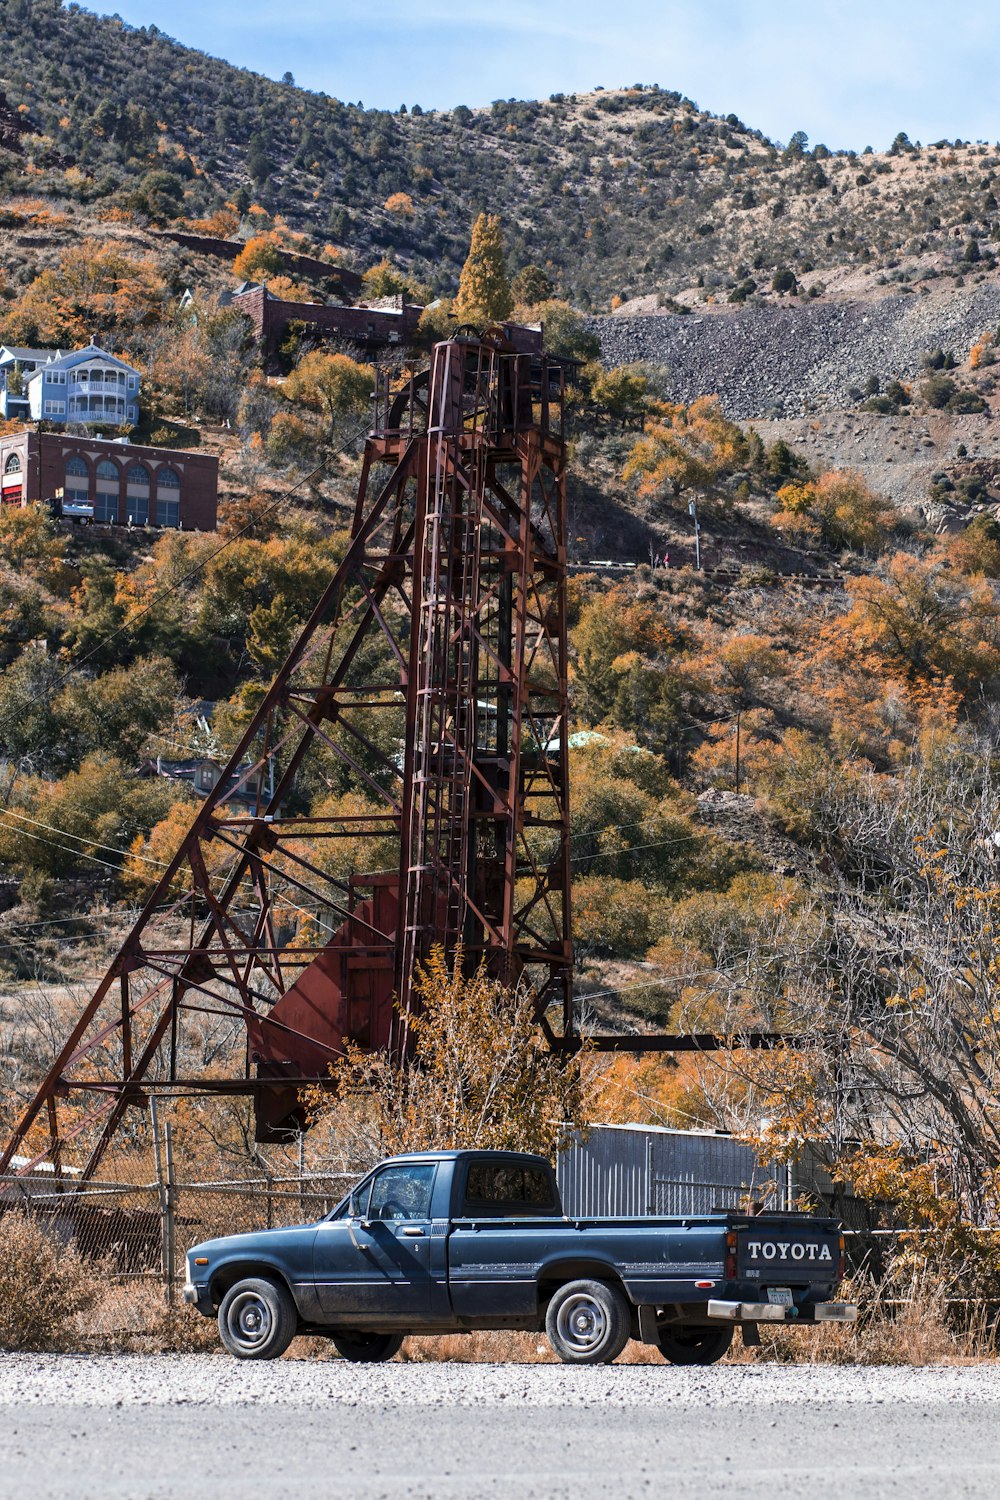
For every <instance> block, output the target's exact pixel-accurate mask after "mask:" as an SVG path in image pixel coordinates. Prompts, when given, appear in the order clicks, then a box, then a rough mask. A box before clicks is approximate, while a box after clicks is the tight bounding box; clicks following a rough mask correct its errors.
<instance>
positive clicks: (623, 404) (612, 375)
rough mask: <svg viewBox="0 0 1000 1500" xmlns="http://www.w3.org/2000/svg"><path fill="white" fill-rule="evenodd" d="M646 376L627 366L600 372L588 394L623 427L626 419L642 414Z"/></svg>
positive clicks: (646, 384)
mask: <svg viewBox="0 0 1000 1500" xmlns="http://www.w3.org/2000/svg"><path fill="white" fill-rule="evenodd" d="M648 384H649V382H648V380H647V379H646V376H645V375H644V374H643V373H642V372H641V371H640V370H637V369H635V368H632V367H630V366H628V365H620V366H619V367H618V369H616V370H602V371H601V372H600V373H599V374H598V375H596V376H595V377H594V379H593V381H592V382H591V386H590V394H591V397H592V398H593V400H594V402H595V404H596V405H597V406H602V407H603V408H604V410H605V411H606V412H609V413H610V415H611V416H613V417H617V418H618V419H619V421H620V422H621V424H622V426H623V427H624V425H625V422H626V420H627V418H628V417H630V416H634V415H635V414H636V413H639V412H642V410H643V408H644V406H645V402H646V389H647V386H648Z"/></svg>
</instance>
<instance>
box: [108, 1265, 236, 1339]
mask: <svg viewBox="0 0 1000 1500" xmlns="http://www.w3.org/2000/svg"><path fill="white" fill-rule="evenodd" d="M81 1342H83V1343H86V1345H87V1346H88V1347H90V1348H93V1347H97V1348H100V1349H107V1350H109V1351H116V1352H117V1351H121V1352H128V1353H135V1354H192V1353H199V1352H201V1351H203V1350H212V1349H221V1347H222V1346H221V1344H220V1343H219V1331H218V1328H217V1327H216V1325H215V1321H214V1319H211V1318H203V1317H202V1316H201V1314H200V1313H196V1312H195V1311H194V1309H193V1308H191V1307H188V1305H187V1303H185V1302H182V1301H179V1300H178V1301H175V1302H173V1303H172V1304H169V1303H167V1301H166V1299H165V1296H164V1290H163V1287H162V1285H161V1284H160V1283H159V1282H158V1281H147V1282H136V1281H131V1282H126V1283H120V1282H117V1283H116V1282H111V1283H108V1284H105V1285H104V1286H103V1287H102V1289H101V1291H100V1294H99V1295H98V1296H97V1297H96V1298H95V1301H94V1305H93V1307H92V1308H91V1309H90V1311H89V1312H88V1316H87V1319H86V1327H85V1329H81Z"/></svg>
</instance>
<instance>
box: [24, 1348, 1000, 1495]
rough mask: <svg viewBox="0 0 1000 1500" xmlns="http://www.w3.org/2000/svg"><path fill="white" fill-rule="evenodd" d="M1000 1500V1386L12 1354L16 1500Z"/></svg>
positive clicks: (858, 1375) (932, 1377) (951, 1378)
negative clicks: (316, 1499)
mask: <svg viewBox="0 0 1000 1500" xmlns="http://www.w3.org/2000/svg"><path fill="white" fill-rule="evenodd" d="M998 1494H1000V1366H992V1365H979V1366H975V1367H969V1368H962V1369H954V1368H947V1369H944V1368H935V1369H926V1370H893V1369H849V1368H831V1367H821V1366H808V1365H807V1366H801V1365H800V1366H775V1365H771V1366H739V1365H736V1366H721V1367H716V1368H712V1369H707V1370H684V1369H675V1368H671V1367H669V1366H663V1367H659V1366H642V1365H632V1366H627V1365H624V1366H615V1367H612V1368H604V1367H600V1368H596V1369H568V1368H565V1367H562V1366H550V1365H542V1366H524V1365H471V1364H469V1365H459V1364H441V1365H432V1364H391V1365H384V1366H369V1367H355V1366H350V1365H346V1364H344V1363H342V1362H341V1361H330V1362H319V1363H317V1362H306V1361H296V1360H288V1359H286V1360H282V1361H280V1362H279V1363H277V1364H273V1365H246V1364H237V1363H236V1362H234V1361H230V1360H229V1359H227V1358H225V1357H223V1356H215V1355H200V1356H199V1355H175V1356H155V1357H152V1356H151V1357H148V1358H147V1357H139V1356H129V1357H124V1358H123V1357H118V1358H116V1357H113V1356H100V1357H98V1356H82V1355H66V1356H29V1355H0V1500H14V1497H16V1500H27V1497H31V1500H48V1497H53V1500H55V1497H64V1496H72V1497H74V1500H81V1497H91V1496H93V1497H94V1500H147V1497H148V1500H153V1497H156V1500H159V1497H171V1500H189V1497H190V1500H216V1497H219V1500H256V1497H258V1496H260V1497H264V1496H266V1497H267V1500H283V1497H285V1496H293V1495H294V1496H300V1495H301V1496H312V1495H315V1496H320V1497H326V1496H329V1495H344V1496H349V1497H350V1500H374V1497H381V1496H385V1497H392V1500H424V1497H427V1500H430V1497H435V1500H436V1497H447V1500H450V1497H462V1500H479V1497H491V1500H492V1497H504V1500H522V1497H523V1500H529V1497H530V1500H534V1497H539V1500H562V1497H567V1500H569V1497H572V1500H592V1497H598V1496H614V1497H615V1500H624V1497H631V1496H646V1495H658V1496H661V1495H662V1496H669V1497H670V1500H689V1497H695V1496H697V1497H698V1500H707V1497H714V1496H723V1495H724V1496H726V1497H727V1500H756V1497H763V1496H767V1497H768V1500H777V1497H789V1500H791V1497H795V1500H798V1497H803V1496H809V1497H810V1500H812V1497H816V1500H832V1497H837V1500H839V1497H844V1500H856V1497H865V1500H867V1497H880V1500H881V1497H883V1496H884V1497H892V1500H896V1497H899V1500H904V1497H905V1500H918V1497H925V1496H927V1497H939V1496H940V1497H948V1500H960V1497H962V1500H964V1497H966V1496H975V1497H979V1496H983V1497H986V1496H988V1497H990V1500H994V1497H996V1496H997V1495H998Z"/></svg>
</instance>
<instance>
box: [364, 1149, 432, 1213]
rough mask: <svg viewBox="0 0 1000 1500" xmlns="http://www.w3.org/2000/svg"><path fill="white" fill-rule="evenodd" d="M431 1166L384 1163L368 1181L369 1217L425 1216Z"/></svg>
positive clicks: (428, 1207)
mask: <svg viewBox="0 0 1000 1500" xmlns="http://www.w3.org/2000/svg"><path fill="white" fill-rule="evenodd" d="M435 1170H436V1169H435V1168H434V1166H432V1165H431V1164H430V1163H423V1164H418V1163H414V1164H413V1165H412V1166H400V1167H386V1169H385V1171H384V1172H379V1174H378V1176H377V1177H376V1178H375V1181H374V1182H373V1183H372V1195H371V1199H370V1202H369V1205H368V1214H367V1217H368V1218H369V1219H389V1220H392V1219H429V1218H430V1214H431V1188H432V1187H433V1185H434V1172H435Z"/></svg>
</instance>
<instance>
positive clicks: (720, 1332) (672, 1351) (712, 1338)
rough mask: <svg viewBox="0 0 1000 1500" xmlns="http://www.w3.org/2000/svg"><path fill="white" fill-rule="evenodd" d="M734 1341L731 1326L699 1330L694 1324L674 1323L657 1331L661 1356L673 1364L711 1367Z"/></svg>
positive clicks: (724, 1324) (716, 1326) (719, 1325)
mask: <svg viewBox="0 0 1000 1500" xmlns="http://www.w3.org/2000/svg"><path fill="white" fill-rule="evenodd" d="M732 1342H733V1324H732V1323H722V1324H717V1325H715V1326H713V1327H710V1328H699V1327H698V1326H697V1325H696V1324H694V1323H675V1324H674V1325H673V1326H670V1325H667V1326H666V1327H662V1328H660V1330H659V1337H658V1339H657V1343H658V1344H659V1349H660V1353H661V1354H662V1355H663V1358H664V1359H665V1360H668V1361H669V1362H670V1364H672V1365H714V1364H715V1362H716V1360H717V1359H721V1358H722V1356H723V1355H724V1354H725V1352H726V1350H727V1349H728V1348H729V1346H730V1344H731V1343H732Z"/></svg>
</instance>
